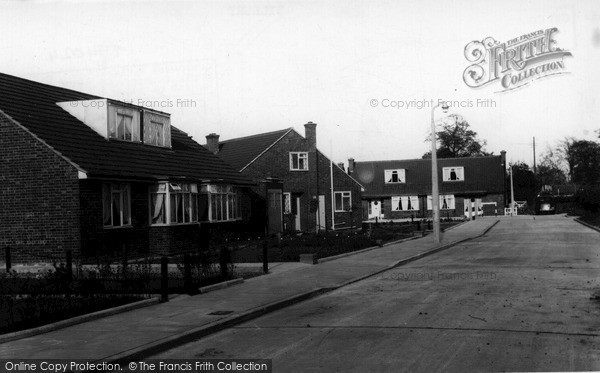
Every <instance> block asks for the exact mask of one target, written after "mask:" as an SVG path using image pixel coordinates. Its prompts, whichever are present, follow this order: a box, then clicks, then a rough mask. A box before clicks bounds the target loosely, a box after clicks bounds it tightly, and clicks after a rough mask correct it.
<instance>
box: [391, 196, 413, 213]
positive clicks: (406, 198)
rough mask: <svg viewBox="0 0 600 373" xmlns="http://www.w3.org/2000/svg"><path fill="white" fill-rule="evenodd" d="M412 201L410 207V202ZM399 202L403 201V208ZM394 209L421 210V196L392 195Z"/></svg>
mask: <svg viewBox="0 0 600 373" xmlns="http://www.w3.org/2000/svg"><path fill="white" fill-rule="evenodd" d="M409 201H410V207H411V208H410V209H409V208H408V202H409ZM398 202H402V208H401V209H400V208H396V207H400V205H399V203H398ZM392 211H419V196H394V197H392Z"/></svg>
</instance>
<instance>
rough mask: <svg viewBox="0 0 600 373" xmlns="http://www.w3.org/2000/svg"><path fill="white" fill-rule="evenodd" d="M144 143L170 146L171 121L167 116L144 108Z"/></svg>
mask: <svg viewBox="0 0 600 373" xmlns="http://www.w3.org/2000/svg"><path fill="white" fill-rule="evenodd" d="M144 144H148V145H155V146H164V147H168V148H170V147H171V121H170V119H169V117H168V116H166V115H161V114H159V113H155V112H150V111H147V110H144Z"/></svg>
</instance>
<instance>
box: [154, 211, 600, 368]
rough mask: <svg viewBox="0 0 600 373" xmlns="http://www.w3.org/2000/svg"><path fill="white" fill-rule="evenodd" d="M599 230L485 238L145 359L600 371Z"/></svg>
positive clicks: (543, 220) (538, 223)
mask: <svg viewBox="0 0 600 373" xmlns="http://www.w3.org/2000/svg"><path fill="white" fill-rule="evenodd" d="M599 255H600V233H598V232H596V231H593V230H591V229H589V228H586V227H584V226H582V225H580V224H578V223H576V222H574V221H572V220H571V219H569V218H566V217H563V216H548V217H536V218H535V219H534V218H533V217H531V216H523V217H514V218H503V219H502V220H501V221H500V223H499V224H497V225H496V226H495V227H494V228H493V229H492V230H491V231H490V232H489V233H488V234H487V235H486V236H484V237H482V238H479V239H476V240H472V241H468V242H466V243H464V244H462V245H458V246H455V247H453V248H450V249H448V250H445V251H442V252H440V253H437V254H434V255H432V256H429V257H426V258H424V259H421V260H418V261H415V262H412V263H410V264H408V265H404V266H402V267H398V268H396V269H394V270H390V271H388V272H385V273H383V274H379V275H376V276H374V277H371V278H369V279H367V280H364V281H361V282H358V283H355V284H353V285H350V286H347V287H344V288H342V289H339V290H337V291H334V292H331V293H328V294H325V295H322V296H320V297H317V298H314V299H311V300H308V301H305V302H302V303H299V304H296V305H293V306H290V307H288V308H285V309H283V310H280V311H277V312H274V313H271V314H269V315H266V316H263V317H261V318H258V319H255V320H252V321H250V322H247V323H245V324H241V325H239V326H236V327H233V328H230V329H228V330H225V331H222V332H220V333H217V334H214V335H212V336H209V337H206V338H203V339H200V340H198V341H195V342H191V343H188V344H186V345H183V346H180V347H177V348H174V349H172V350H169V351H165V352H164V353H161V354H160V355H156V356H154V357H153V358H157V359H167V358H187V359H207V358H212V359H220V358H223V359H231V358H234V359H241V358H265V359H272V360H273V368H274V371H275V372H313V371H314V372H336V371H337V372H350V371H355V372H380V371H390V372H397V371H410V372H429V371H456V372H459V371H582V370H600V300H597V299H594V293H595V292H596V291H597V290H598V289H600V277H599V275H600V256H599Z"/></svg>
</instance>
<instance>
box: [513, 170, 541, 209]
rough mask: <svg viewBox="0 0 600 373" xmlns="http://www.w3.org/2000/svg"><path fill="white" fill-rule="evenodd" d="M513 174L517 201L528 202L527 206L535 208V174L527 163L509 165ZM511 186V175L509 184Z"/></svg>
mask: <svg viewBox="0 0 600 373" xmlns="http://www.w3.org/2000/svg"><path fill="white" fill-rule="evenodd" d="M509 166H510V167H511V168H512V172H513V187H514V195H515V200H516V201H523V200H525V201H527V204H528V205H530V206H533V202H534V199H535V195H536V190H535V179H534V177H533V172H532V171H531V170H530V169H529V166H528V165H527V164H526V163H525V162H521V161H519V162H515V163H511V164H510V165H509ZM506 185H509V186H510V175H509V176H508V180H507V184H506Z"/></svg>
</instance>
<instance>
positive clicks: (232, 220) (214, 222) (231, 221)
mask: <svg viewBox="0 0 600 373" xmlns="http://www.w3.org/2000/svg"><path fill="white" fill-rule="evenodd" d="M242 220H243V219H242V218H238V219H230V220H206V221H203V222H202V223H206V224H218V223H233V222H236V221H242Z"/></svg>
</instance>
